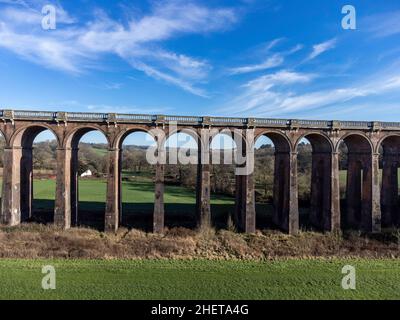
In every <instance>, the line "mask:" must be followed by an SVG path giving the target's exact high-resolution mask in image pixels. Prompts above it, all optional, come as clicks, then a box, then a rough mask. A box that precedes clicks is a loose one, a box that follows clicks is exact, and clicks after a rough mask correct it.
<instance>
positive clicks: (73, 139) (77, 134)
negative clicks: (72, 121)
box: [63, 125, 111, 148]
mask: <svg viewBox="0 0 400 320" xmlns="http://www.w3.org/2000/svg"><path fill="white" fill-rule="evenodd" d="M92 131H99V132H100V133H102V134H103V136H104V137H105V138H106V141H107V146H108V147H110V145H111V142H110V138H109V136H108V134H107V132H105V131H104V130H103V128H102V127H100V126H96V125H85V126H79V127H77V128H75V129H73V130H72V131H70V132H68V133H67V135H66V137H65V139H64V141H63V146H64V147H65V148H77V147H78V145H79V141H80V140H81V138H82V137H83V136H84V135H85V134H86V133H89V132H92Z"/></svg>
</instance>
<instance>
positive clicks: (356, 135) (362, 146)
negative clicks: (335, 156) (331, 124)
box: [335, 132, 374, 153]
mask: <svg viewBox="0 0 400 320" xmlns="http://www.w3.org/2000/svg"><path fill="white" fill-rule="evenodd" d="M341 143H345V144H346V146H347V148H348V149H349V151H350V149H351V150H353V151H356V150H357V151H363V152H369V153H373V151H374V146H373V143H372V141H371V139H370V138H369V137H368V136H367V135H365V134H363V133H361V132H350V133H347V134H345V135H344V136H342V137H341V138H340V139H339V141H338V142H337V143H336V146H335V152H339V147H340V145H341Z"/></svg>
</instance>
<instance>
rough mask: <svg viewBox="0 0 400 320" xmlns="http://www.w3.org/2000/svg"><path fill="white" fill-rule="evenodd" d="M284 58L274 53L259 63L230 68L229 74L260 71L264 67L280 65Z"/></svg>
mask: <svg viewBox="0 0 400 320" xmlns="http://www.w3.org/2000/svg"><path fill="white" fill-rule="evenodd" d="M283 61H284V59H283V57H282V56H280V55H278V54H274V55H273V56H272V57H270V58H268V59H266V60H265V61H264V62H262V63H260V64H253V65H248V66H243V67H237V68H232V69H230V73H231V74H242V73H249V72H255V71H261V70H266V69H271V68H275V67H278V66H280V65H281V64H282V63H283Z"/></svg>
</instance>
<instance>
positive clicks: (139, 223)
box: [119, 131, 156, 231]
mask: <svg viewBox="0 0 400 320" xmlns="http://www.w3.org/2000/svg"><path fill="white" fill-rule="evenodd" d="M120 145H121V147H120V168H121V172H120V182H119V183H120V187H119V188H120V192H119V194H120V195H121V200H120V202H119V203H120V206H121V209H120V210H119V212H120V224H121V226H124V227H127V228H129V229H131V228H135V229H141V230H144V231H151V230H152V227H153V211H154V192H155V190H154V189H155V181H154V179H155V165H154V164H150V163H149V162H148V161H147V159H146V153H147V152H148V150H149V148H150V147H156V142H155V140H154V138H153V136H151V135H150V134H149V133H147V132H145V131H131V132H128V133H127V134H126V135H125V136H124V137H123V138H122V139H121V144H120Z"/></svg>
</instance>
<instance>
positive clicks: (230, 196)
mask: <svg viewBox="0 0 400 320" xmlns="http://www.w3.org/2000/svg"><path fill="white" fill-rule="evenodd" d="M236 152H237V145H236V142H235V141H234V139H233V138H232V133H231V131H229V130H225V131H224V130H223V131H221V132H220V133H217V134H215V135H213V136H212V137H211V139H210V159H211V160H210V163H211V165H210V203H211V205H210V207H211V221H212V224H213V226H214V227H215V228H217V229H231V230H233V229H235V224H236V223H237V222H236V221H235V219H236V218H235V193H236V191H237V190H236V188H237V185H236V176H235V168H236V165H235V162H234V161H235V153H236Z"/></svg>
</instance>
